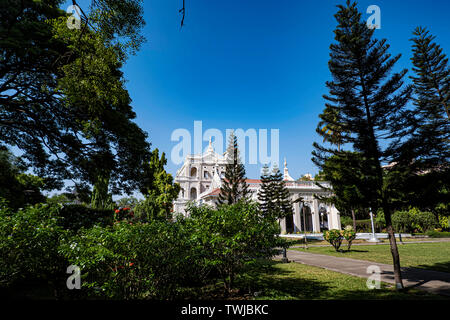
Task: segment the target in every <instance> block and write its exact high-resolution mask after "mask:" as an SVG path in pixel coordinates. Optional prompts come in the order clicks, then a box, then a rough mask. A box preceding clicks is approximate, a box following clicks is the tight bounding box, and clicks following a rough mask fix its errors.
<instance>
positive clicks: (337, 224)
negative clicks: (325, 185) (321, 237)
mask: <svg viewBox="0 0 450 320" xmlns="http://www.w3.org/2000/svg"><path fill="white" fill-rule="evenodd" d="M330 217H331V220H332V221H333V224H332V228H331V229H338V230H340V229H341V217H340V215H339V211H338V210H337V209H336V207H335V206H334V204H332V205H331V207H330Z"/></svg>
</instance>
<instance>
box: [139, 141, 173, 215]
mask: <svg viewBox="0 0 450 320" xmlns="http://www.w3.org/2000/svg"><path fill="white" fill-rule="evenodd" d="M166 164H167V159H166V155H165V153H164V152H163V153H162V154H161V158H160V157H159V150H158V149H155V150H153V151H152V153H151V157H150V161H149V162H148V163H146V165H145V166H144V173H143V177H142V181H141V186H140V191H141V193H142V194H143V195H144V196H145V199H144V200H143V201H141V202H140V203H139V204H137V205H136V209H135V211H136V216H137V217H138V218H140V219H141V220H142V221H150V220H154V219H171V218H172V209H173V206H172V203H173V201H174V200H175V199H176V198H177V196H178V193H179V192H180V185H179V184H178V183H174V182H173V177H172V175H171V174H170V173H167V172H166V170H165V169H164V166H165V165H166Z"/></svg>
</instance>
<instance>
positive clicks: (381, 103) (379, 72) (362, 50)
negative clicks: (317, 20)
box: [313, 0, 411, 288]
mask: <svg viewBox="0 0 450 320" xmlns="http://www.w3.org/2000/svg"><path fill="white" fill-rule="evenodd" d="M338 8H339V10H338V12H337V14H335V18H336V20H337V23H338V25H337V27H336V30H335V31H334V33H335V40H336V43H333V44H331V46H330V50H331V53H330V61H329V69H330V71H331V74H332V76H333V79H332V81H329V82H327V83H326V85H327V87H328V89H329V95H325V96H324V98H325V99H326V100H327V101H328V103H327V107H328V106H330V107H331V108H333V109H335V110H336V112H334V113H332V115H333V117H336V118H337V121H335V122H336V123H339V129H340V131H341V133H340V141H341V145H342V146H346V145H348V146H351V147H352V148H353V150H354V151H355V152H358V153H359V154H360V155H361V158H360V160H359V166H358V167H359V168H361V180H362V182H363V183H360V184H359V185H362V184H364V183H365V185H366V186H370V191H369V192H365V194H364V199H366V202H367V204H368V206H370V207H372V210H373V211H374V212H376V211H377V209H378V208H380V207H381V208H382V209H383V211H384V214H385V219H386V226H387V231H388V234H389V240H390V245H391V253H392V257H393V264H394V278H395V283H396V288H402V287H403V283H402V278H401V270H400V257H399V254H398V248H397V243H396V240H395V235H394V230H393V228H392V221H391V211H392V210H391V207H390V203H389V190H388V189H386V188H385V187H384V184H383V169H382V163H384V162H390V161H391V160H392V154H393V152H392V151H393V150H395V145H393V144H392V143H393V142H396V141H394V140H395V139H394V138H397V137H400V136H402V135H404V134H407V132H406V131H405V129H403V126H404V124H405V123H404V122H405V117H404V116H405V114H406V110H405V109H406V108H405V105H406V103H407V102H408V100H409V98H410V95H411V87H409V86H406V87H403V84H404V83H403V77H404V76H405V74H406V72H407V70H402V71H401V72H399V73H394V74H392V75H391V71H392V68H393V67H394V65H395V63H396V62H397V61H398V60H399V59H400V55H397V56H395V57H392V56H391V55H390V54H389V53H388V48H389V45H388V44H387V43H386V40H377V39H374V38H373V33H374V32H375V29H369V28H368V27H367V26H366V22H365V21H364V20H363V19H362V18H361V13H360V12H359V11H358V9H357V8H356V3H350V1H349V0H348V1H347V5H346V6H343V5H339V6H338ZM381 142H383V143H381ZM386 144H387V145H388V146H389V147H385V148H383V147H382V146H384V145H386ZM314 147H315V150H314V151H313V161H314V163H315V164H316V165H318V166H319V168H321V169H323V166H324V164H325V162H326V160H327V159H329V158H330V157H331V156H333V155H339V153H340V152H342V150H336V149H334V148H333V147H329V148H327V147H325V146H323V145H319V144H318V143H314ZM341 149H342V148H341Z"/></svg>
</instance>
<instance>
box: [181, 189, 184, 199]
mask: <svg viewBox="0 0 450 320" xmlns="http://www.w3.org/2000/svg"><path fill="white" fill-rule="evenodd" d="M180 192H181V198H184V188H181V190H180Z"/></svg>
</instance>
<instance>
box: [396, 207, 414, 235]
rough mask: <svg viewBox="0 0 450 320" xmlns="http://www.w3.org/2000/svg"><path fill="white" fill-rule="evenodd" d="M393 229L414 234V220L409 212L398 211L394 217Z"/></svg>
mask: <svg viewBox="0 0 450 320" xmlns="http://www.w3.org/2000/svg"><path fill="white" fill-rule="evenodd" d="M392 227H393V228H394V230H395V231H397V232H412V231H413V219H412V217H411V214H410V213H409V212H408V211H396V212H394V214H393V215H392Z"/></svg>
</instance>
